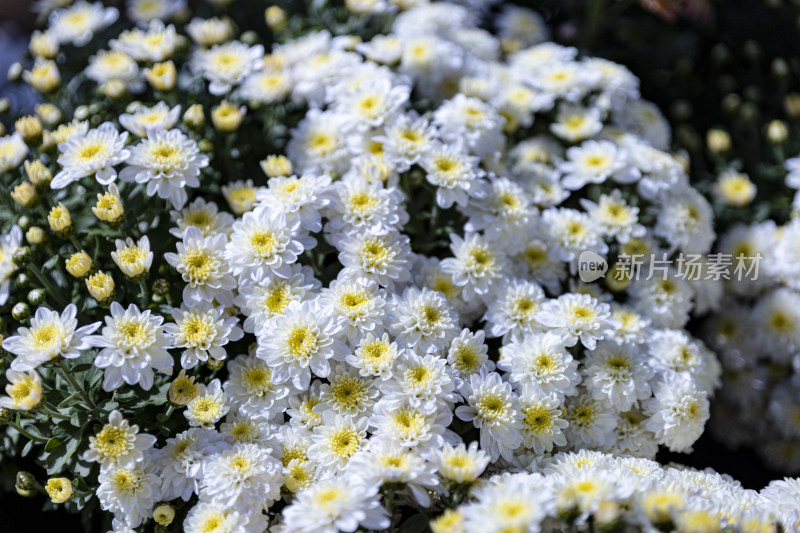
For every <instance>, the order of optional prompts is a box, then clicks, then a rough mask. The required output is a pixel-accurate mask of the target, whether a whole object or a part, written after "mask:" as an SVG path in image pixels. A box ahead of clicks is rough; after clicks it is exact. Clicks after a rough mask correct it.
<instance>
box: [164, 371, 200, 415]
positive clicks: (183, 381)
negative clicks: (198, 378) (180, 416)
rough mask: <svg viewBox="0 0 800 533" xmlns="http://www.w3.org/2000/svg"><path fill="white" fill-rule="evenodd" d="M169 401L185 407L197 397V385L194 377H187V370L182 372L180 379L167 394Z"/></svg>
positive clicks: (177, 379)
mask: <svg viewBox="0 0 800 533" xmlns="http://www.w3.org/2000/svg"><path fill="white" fill-rule="evenodd" d="M167 396H168V398H169V401H170V402H171V403H172V404H174V405H177V406H184V405H186V404H187V403H189V402H191V401H192V400H193V399H194V397H195V396H197V385H196V384H195V382H194V377H190V376H187V375H186V370H185V369H184V370H181V371H180V373H179V374H178V377H176V378H175V380H174V381H173V382H172V384H171V385H170V386H169V392H168V393H167Z"/></svg>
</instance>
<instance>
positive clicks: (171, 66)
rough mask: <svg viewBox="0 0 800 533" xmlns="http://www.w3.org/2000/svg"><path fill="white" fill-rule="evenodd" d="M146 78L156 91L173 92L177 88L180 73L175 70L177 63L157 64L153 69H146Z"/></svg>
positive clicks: (165, 62)
mask: <svg viewBox="0 0 800 533" xmlns="http://www.w3.org/2000/svg"><path fill="white" fill-rule="evenodd" d="M144 77H145V78H146V79H147V83H149V84H150V85H151V86H152V87H153V88H154V89H156V90H158V91H171V90H172V89H174V88H175V82H176V81H177V78H178V73H177V71H176V70H175V63H173V62H172V61H171V60H170V61H164V62H163V63H156V64H155V65H153V67H152V68H146V69H144Z"/></svg>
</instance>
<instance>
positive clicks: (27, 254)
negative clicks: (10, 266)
mask: <svg viewBox="0 0 800 533" xmlns="http://www.w3.org/2000/svg"><path fill="white" fill-rule="evenodd" d="M31 255H32V254H31V249H30V248H29V247H28V246H20V247H19V248H17V250H16V251H15V252H14V255H13V256H12V257H11V260H12V261H14V264H15V265H17V266H23V265H27V264H28V262H29V261H30V260H31Z"/></svg>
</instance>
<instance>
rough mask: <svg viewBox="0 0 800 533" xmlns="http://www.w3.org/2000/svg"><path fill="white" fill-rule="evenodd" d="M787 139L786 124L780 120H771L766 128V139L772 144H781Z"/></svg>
mask: <svg viewBox="0 0 800 533" xmlns="http://www.w3.org/2000/svg"><path fill="white" fill-rule="evenodd" d="M788 137H789V130H788V129H786V123H785V122H783V121H781V120H772V121H770V123H769V125H768V126H767V139H768V140H769V142H771V143H772V144H781V143H782V142H784V141H785V140H786V139H787V138H788Z"/></svg>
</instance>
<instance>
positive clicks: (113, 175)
mask: <svg viewBox="0 0 800 533" xmlns="http://www.w3.org/2000/svg"><path fill="white" fill-rule="evenodd" d="M127 138H128V132H127V131H126V132H123V133H119V132H118V131H117V129H116V128H115V127H114V125H113V124H112V123H110V122H105V123H103V124H101V125H100V127H98V128H96V129H93V130H89V131H88V132H86V134H85V135H75V136H73V137H71V138H70V139H69V140H67V141H66V142H63V143H61V144H59V145H58V150H59V152H60V154H59V156H58V164H59V165H61V167H62V170H61V171H60V172H59V173H58V174H56V175H55V176H53V180H52V181H51V182H50V187H51V188H53V189H63V188H64V187H66V186H67V185H69V184H70V183H72V182H74V181H78V180H79V179H81V178H83V177H86V176H92V175H94V176H95V178H97V181H98V183H100V184H101V185H109V184H110V183H112V182H113V181H114V180H116V179H117V171H116V170H115V169H114V166H115V165H119V164H120V163H122V162H123V161H126V160H128V158H129V157H130V156H131V152H130V151H129V150H128V149H126V148H125V140H126V139H127Z"/></svg>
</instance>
